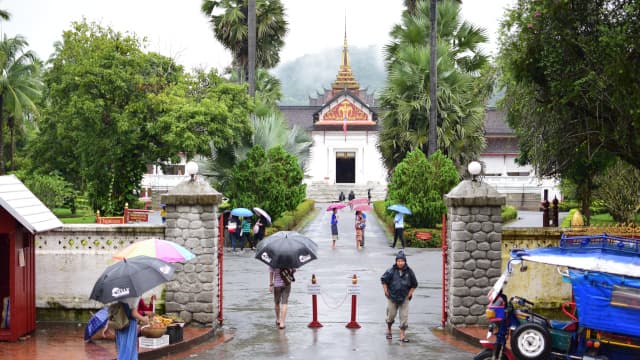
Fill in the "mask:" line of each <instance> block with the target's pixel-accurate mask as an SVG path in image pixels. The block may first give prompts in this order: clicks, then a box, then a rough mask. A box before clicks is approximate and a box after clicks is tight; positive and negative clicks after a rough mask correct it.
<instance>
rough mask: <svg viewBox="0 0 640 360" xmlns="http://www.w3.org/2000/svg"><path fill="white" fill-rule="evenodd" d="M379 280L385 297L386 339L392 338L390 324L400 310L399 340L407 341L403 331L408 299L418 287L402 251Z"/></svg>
mask: <svg viewBox="0 0 640 360" xmlns="http://www.w3.org/2000/svg"><path fill="white" fill-rule="evenodd" d="M380 281H381V282H382V288H383V289H384V296H386V297H387V318H386V321H387V339H391V338H392V336H391V325H393V322H394V321H395V318H396V314H397V313H398V312H400V341H401V342H409V339H407V337H406V333H405V331H406V330H407V327H408V324H407V323H408V320H409V301H411V298H412V297H413V292H414V291H415V289H416V288H417V287H418V280H416V275H415V274H414V273H413V270H411V268H410V267H409V266H408V265H407V257H406V256H405V254H404V252H403V251H400V252H398V255H396V263H395V264H394V265H393V266H392V267H391V268H389V269H388V270H387V271H385V272H384V274H382V277H381V278H380Z"/></svg>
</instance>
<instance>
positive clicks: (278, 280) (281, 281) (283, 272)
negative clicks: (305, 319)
mask: <svg viewBox="0 0 640 360" xmlns="http://www.w3.org/2000/svg"><path fill="white" fill-rule="evenodd" d="M295 272H296V269H293V268H285V269H274V268H271V269H270V271H269V291H270V292H272V293H273V302H274V305H275V312H276V326H278V328H279V329H284V328H285V325H284V322H285V320H286V319H287V308H288V303H289V294H290V293H291V282H292V281H295V278H294V277H293V273H295Z"/></svg>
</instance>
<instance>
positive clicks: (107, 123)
mask: <svg viewBox="0 0 640 360" xmlns="http://www.w3.org/2000/svg"><path fill="white" fill-rule="evenodd" d="M142 46H143V43H142V42H141V40H139V39H138V38H137V37H135V35H124V34H122V33H119V32H116V31H113V30H112V29H110V28H105V27H102V26H99V25H97V24H94V23H91V24H89V23H87V22H86V21H83V22H79V23H73V24H72V28H71V29H70V30H67V31H65V32H64V34H63V37H62V42H60V43H59V44H57V45H56V51H55V54H54V55H53V57H52V58H51V60H50V67H49V69H48V71H47V72H46V74H45V77H44V80H45V83H46V85H47V87H46V89H47V93H46V95H47V96H46V98H47V107H46V108H45V109H44V111H43V112H44V114H43V117H42V119H41V122H40V124H39V125H40V126H39V128H40V134H39V136H38V141H37V142H35V144H34V146H33V147H32V156H31V158H32V159H31V160H32V162H33V163H34V166H35V169H36V171H39V172H43V173H46V172H48V171H50V170H51V169H58V170H59V171H60V172H61V174H62V176H63V177H64V178H65V179H67V180H68V181H71V182H72V183H74V185H75V186H77V187H78V188H79V189H81V190H83V191H86V192H87V194H88V198H89V200H90V203H91V205H92V206H93V207H94V209H99V210H101V211H102V212H103V213H106V214H113V213H119V212H121V211H122V209H123V206H124V203H125V202H129V203H132V202H133V201H135V200H137V196H136V194H135V192H136V190H138V189H139V186H140V185H139V184H140V180H141V178H142V176H143V174H144V173H145V170H146V166H147V164H150V163H154V162H156V161H159V160H167V159H171V158H175V157H176V156H177V153H178V151H185V152H187V154H188V155H189V156H192V155H193V154H196V153H198V152H208V143H209V142H210V141H212V142H214V143H215V144H218V145H220V146H222V145H223V144H226V143H230V142H232V141H233V139H237V138H242V137H243V136H248V134H250V132H251V129H250V126H249V122H248V117H249V111H250V110H251V102H250V101H249V99H248V95H247V93H246V88H245V87H243V86H239V85H235V84H227V83H226V82H224V81H223V80H222V79H220V78H218V77H216V76H206V75H202V76H195V77H191V76H189V75H185V74H184V73H183V71H182V68H181V67H180V66H178V65H176V64H175V63H174V62H173V61H172V60H171V59H169V58H167V57H164V56H161V55H158V54H155V53H145V52H143V51H142V50H141V48H142ZM213 89H215V90H213ZM243 134H244V135H243ZM228 139H232V140H231V141H230V140H228Z"/></svg>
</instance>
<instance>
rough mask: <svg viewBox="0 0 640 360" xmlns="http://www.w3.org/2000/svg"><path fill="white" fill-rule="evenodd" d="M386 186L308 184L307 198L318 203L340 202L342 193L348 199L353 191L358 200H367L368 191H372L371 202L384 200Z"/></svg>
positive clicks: (379, 184)
mask: <svg viewBox="0 0 640 360" xmlns="http://www.w3.org/2000/svg"><path fill="white" fill-rule="evenodd" d="M386 188H387V186H386V184H381V183H367V184H327V183H323V182H317V183H315V182H314V183H311V184H307V198H309V199H313V200H315V201H317V202H333V201H338V198H339V196H340V192H343V193H344V196H345V197H346V198H348V196H349V192H350V191H351V190H353V192H354V193H355V195H356V198H367V190H368V189H371V200H372V201H375V200H383V199H384V198H385V197H386V195H387V191H386Z"/></svg>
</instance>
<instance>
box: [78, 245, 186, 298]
mask: <svg viewBox="0 0 640 360" xmlns="http://www.w3.org/2000/svg"><path fill="white" fill-rule="evenodd" d="M174 271H175V267H174V266H173V265H170V264H168V263H166V262H164V261H162V260H160V259H156V258H152V257H149V256H136V257H132V258H130V259H124V260H122V261H118V262H117V263H115V264H113V265H110V266H109V267H107V268H106V269H105V270H104V272H103V273H102V275H100V277H99V278H98V281H96V284H95V285H94V286H93V290H92V291H91V296H89V299H93V300H97V301H100V302H101V303H104V304H106V303H110V302H113V301H117V300H121V299H125V298H131V297H138V296H141V295H142V294H143V293H144V292H146V291H149V290H151V289H153V288H154V287H156V286H158V285H160V284H163V283H165V282H167V281H169V279H171V275H173V272H174Z"/></svg>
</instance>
